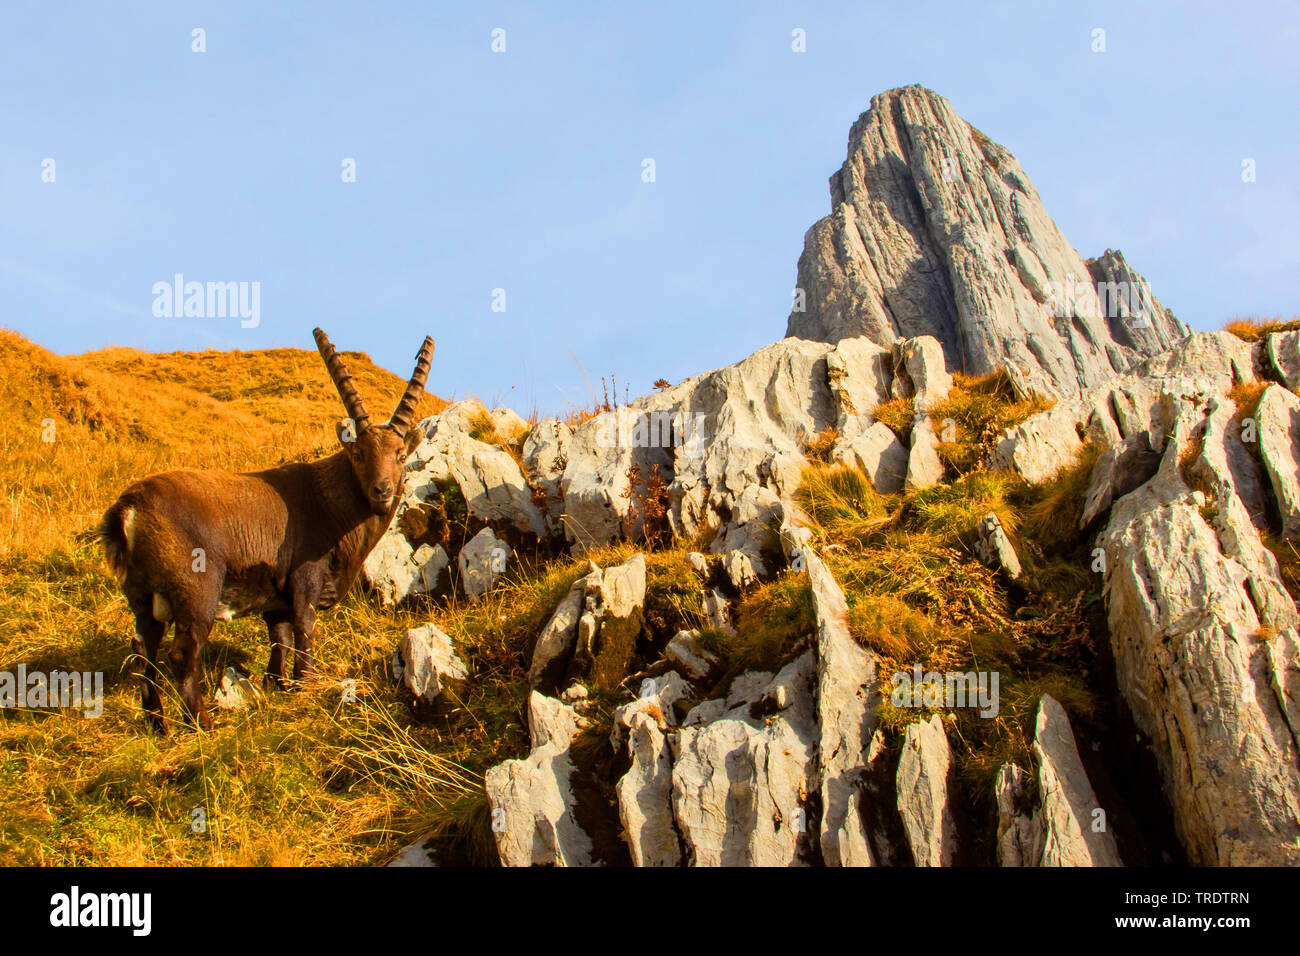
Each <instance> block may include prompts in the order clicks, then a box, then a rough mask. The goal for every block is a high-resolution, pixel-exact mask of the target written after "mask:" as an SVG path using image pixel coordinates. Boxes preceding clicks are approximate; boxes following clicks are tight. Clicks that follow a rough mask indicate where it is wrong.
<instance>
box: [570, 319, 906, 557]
mask: <svg viewBox="0 0 1300 956" xmlns="http://www.w3.org/2000/svg"><path fill="white" fill-rule="evenodd" d="M889 375H890V369H889V362H888V353H887V351H886V350H885V349H882V348H880V347H879V346H876V345H873V344H872V343H870V342H866V341H849V342H842V343H840V344H839V345H836V346H831V345H828V344H827V343H824V342H804V341H800V340H797V339H786V340H784V341H781V342H777V343H775V344H773V345H770V346H768V347H766V348H763V349H760V350H759V351H758V352H755V353H754V354H753V355H751V356H749V357H748V358H745V359H743V360H741V361H740V362H737V363H736V364H735V365H731V366H728V367H726V368H723V369H718V370H717V371H713V372H709V373H707V374H705V375H701V376H698V377H696V378H692V379H688V380H687V381H685V382H682V383H680V384H678V385H675V386H673V387H672V388H669V389H665V390H664V391H661V392H656V393H654V394H652V395H647V396H644V397H642V398H638V399H635V400H633V401H632V402H631V403H630V404H629V405H624V406H620V407H619V408H617V409H615V410H613V411H610V412H605V413H603V414H600V415H597V416H595V417H594V418H592V419H590V420H589V421H587V422H584V423H583V424H582V425H580V426H578V427H577V428H576V429H574V432H573V435H572V437H571V439H570V441H569V443H568V446H567V461H566V467H565V471H564V476H563V478H562V479H561V481H560V489H561V494H562V496H563V499H564V523H565V533H566V535H567V537H568V540H569V542H570V543H571V546H572V548H573V550H574V551H575V552H582V551H584V550H585V549H587V548H589V547H592V546H594V545H598V544H602V543H604V542H607V541H611V540H615V539H619V538H623V537H633V538H635V537H636V536H638V535H639V534H640V533H641V530H642V521H643V515H642V511H643V509H641V508H640V507H639V506H638V505H637V503H636V495H637V494H638V493H640V492H641V491H643V490H644V489H643V487H640V486H639V487H638V488H637V489H630V488H629V479H628V471H629V469H630V468H631V467H632V466H633V465H636V466H637V468H639V469H640V473H641V475H642V476H643V480H644V477H645V476H649V475H650V473H651V470H652V469H653V468H654V467H656V466H657V467H658V468H659V470H660V475H661V477H662V479H663V481H664V483H665V484H666V485H667V496H668V502H667V504H668V511H667V520H668V523H669V526H670V528H671V530H672V531H673V532H674V533H676V534H680V535H684V536H692V535H694V534H696V533H698V532H699V531H700V530H701V529H703V528H707V527H716V528H717V529H718V531H717V534H716V536H715V538H714V541H713V543H712V544H711V545H710V550H711V551H713V552H714V553H718V554H724V553H726V552H729V551H733V550H736V549H739V550H741V551H744V552H745V554H746V555H747V556H748V557H749V559H750V561H751V562H752V563H753V565H754V569H755V571H756V573H759V574H765V573H767V572H768V571H769V570H771V569H768V568H764V567H763V566H762V547H763V543H764V541H765V539H766V535H767V528H768V527H770V525H771V523H773V522H775V523H777V524H779V523H780V520H781V518H782V517H783V514H784V510H785V507H786V506H787V505H788V504H789V502H790V501H791V500H792V498H793V495H794V492H795V490H796V489H797V488H798V486H799V482H800V480H801V473H802V469H803V467H804V465H805V463H806V459H805V457H804V453H803V449H804V448H805V447H806V446H807V444H808V443H809V442H810V441H811V440H812V439H813V438H814V437H815V436H817V435H819V434H821V433H823V432H825V431H826V430H827V429H829V428H840V430H841V434H842V435H844V434H849V433H853V434H856V433H857V431H860V430H862V429H865V428H866V427H867V425H869V424H870V422H871V419H870V413H871V410H872V409H873V408H875V406H876V405H877V404H879V403H880V402H881V401H883V400H884V399H885V398H886V397H888V394H889ZM850 409H852V410H851V411H850Z"/></svg>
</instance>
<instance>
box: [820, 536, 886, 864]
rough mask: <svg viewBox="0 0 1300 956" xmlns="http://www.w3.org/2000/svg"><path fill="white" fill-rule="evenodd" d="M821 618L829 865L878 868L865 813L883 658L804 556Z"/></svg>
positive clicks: (826, 576)
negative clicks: (858, 635) (854, 631)
mask: <svg viewBox="0 0 1300 956" xmlns="http://www.w3.org/2000/svg"><path fill="white" fill-rule="evenodd" d="M804 555H805V560H806V563H807V569H808V583H809V587H810V590H811V592H812V601H813V611H814V614H815V616H816V620H817V716H818V729H819V734H818V740H817V753H818V765H817V766H818V776H819V780H820V789H821V794H822V826H821V834H820V842H821V851H822V859H823V860H824V861H825V863H826V865H827V866H871V865H872V864H873V863H874V859H873V856H872V852H871V848H870V833H871V828H870V826H869V824H868V822H867V820H866V819H865V818H864V817H863V813H862V806H861V800H862V790H863V781H864V775H865V772H866V763H867V748H868V745H869V743H870V741H871V738H872V734H873V732H874V730H875V727H876V704H877V702H878V699H879V692H880V688H879V680H878V677H877V674H876V667H877V660H876V656H875V655H874V654H873V653H872V652H871V651H869V650H867V649H866V648H863V647H861V646H859V645H858V644H857V643H856V642H855V641H854V640H853V637H852V635H850V633H849V625H848V605H847V603H846V601H845V598H844V592H843V591H842V590H840V586H839V585H838V584H837V583H836V581H835V578H834V577H833V576H832V575H831V572H830V570H829V569H828V568H827V567H826V565H825V564H824V563H823V561H822V559H821V558H820V557H819V556H818V555H817V554H816V552H814V551H813V550H812V549H811V548H809V549H806V550H805V552H804Z"/></svg>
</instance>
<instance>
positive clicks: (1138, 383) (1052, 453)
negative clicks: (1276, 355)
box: [990, 332, 1255, 483]
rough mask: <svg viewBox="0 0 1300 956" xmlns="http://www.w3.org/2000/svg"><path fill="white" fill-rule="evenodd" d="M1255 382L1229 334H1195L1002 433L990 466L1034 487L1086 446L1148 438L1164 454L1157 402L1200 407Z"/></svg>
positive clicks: (1250, 363) (1246, 353)
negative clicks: (1168, 399) (1181, 401)
mask: <svg viewBox="0 0 1300 956" xmlns="http://www.w3.org/2000/svg"><path fill="white" fill-rule="evenodd" d="M1254 380H1255V371H1254V360H1253V357H1252V354H1251V349H1250V346H1249V345H1247V344H1246V343H1245V342H1243V341H1241V339H1239V338H1237V337H1236V336H1235V335H1232V334H1231V333H1228V332H1199V333H1196V334H1194V335H1189V336H1188V337H1187V338H1185V339H1182V340H1181V341H1179V342H1178V343H1177V344H1176V345H1175V346H1174V347H1173V348H1171V349H1170V350H1169V351H1167V352H1163V353H1161V354H1159V355H1155V356H1152V357H1151V358H1149V359H1145V360H1144V361H1142V362H1141V363H1140V364H1139V365H1137V366H1136V367H1135V368H1134V369H1133V370H1132V372H1131V373H1129V374H1127V375H1122V376H1118V377H1116V378H1115V379H1113V380H1111V381H1108V382H1106V383H1104V384H1102V385H1100V386H1098V387H1096V388H1094V389H1091V390H1089V392H1088V393H1087V394H1086V395H1084V396H1083V397H1081V398H1075V399H1062V400H1061V401H1058V402H1057V403H1056V404H1055V405H1053V406H1052V407H1051V408H1050V409H1048V410H1047V411H1044V412H1039V413H1038V414H1037V415H1032V416H1030V417H1029V418H1027V419H1026V420H1025V421H1024V422H1022V423H1021V424H1020V425H1018V426H1016V427H1015V428H1012V429H1008V431H1007V433H1006V434H1005V435H1004V436H1003V438H1002V440H1001V441H1000V442H999V443H998V447H997V450H996V451H995V453H994V455H993V457H992V459H991V462H990V464H991V466H992V467H994V468H1007V469H1013V470H1015V471H1017V472H1019V473H1020V475H1021V476H1023V477H1024V478H1025V480H1027V481H1029V482H1033V483H1038V482H1041V481H1045V480H1047V479H1048V478H1051V477H1052V476H1053V475H1055V474H1056V473H1057V472H1058V471H1060V470H1061V469H1062V468H1066V467H1068V466H1070V465H1072V464H1073V463H1074V461H1075V459H1076V458H1077V456H1078V454H1079V452H1080V451H1082V450H1083V443H1084V440H1085V439H1088V440H1091V441H1093V442H1095V443H1096V444H1098V445H1101V446H1102V447H1107V446H1110V445H1116V444H1118V443H1119V442H1120V441H1122V440H1123V439H1125V438H1127V437H1129V436H1131V435H1136V434H1138V433H1140V432H1143V431H1147V432H1149V433H1150V439H1149V444H1150V446H1151V447H1152V448H1154V449H1156V450H1159V449H1162V448H1164V443H1165V433H1164V432H1163V431H1162V430H1161V428H1160V424H1159V422H1158V421H1153V419H1152V413H1153V411H1154V409H1155V408H1156V407H1157V406H1158V405H1159V404H1160V402H1161V400H1162V396H1164V395H1173V396H1177V397H1181V398H1186V399H1189V400H1193V401H1195V400H1202V399H1206V398H1209V397H1211V396H1215V395H1224V394H1226V393H1227V392H1228V390H1229V389H1231V388H1232V386H1233V385H1234V384H1235V383H1237V382H1251V381H1254Z"/></svg>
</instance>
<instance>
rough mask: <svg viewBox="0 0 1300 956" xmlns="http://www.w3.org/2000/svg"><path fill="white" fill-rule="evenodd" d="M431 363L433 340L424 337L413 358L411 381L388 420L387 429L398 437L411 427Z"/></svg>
mask: <svg viewBox="0 0 1300 956" xmlns="http://www.w3.org/2000/svg"><path fill="white" fill-rule="evenodd" d="M432 363H433V339H432V338H431V337H429V336H427V335H426V336H425V337H424V344H423V345H421V346H420V354H419V355H417V356H416V357H415V371H414V372H413V373H411V381H410V382H408V383H407V385H406V391H405V392H403V393H402V400H401V401H400V402H398V403H397V410H396V411H394V412H393V417H392V418H390V419H389V420H388V425H389V427H390V428H394V429H396V430H397V433H398V434H399V435H405V434H406V429H408V428H409V427H410V426H411V416H412V415H414V414H415V405H416V402H418V401H419V400H420V393H422V392H423V391H424V381H425V379H427V378H428V377H429V366H430V365H431V364H432Z"/></svg>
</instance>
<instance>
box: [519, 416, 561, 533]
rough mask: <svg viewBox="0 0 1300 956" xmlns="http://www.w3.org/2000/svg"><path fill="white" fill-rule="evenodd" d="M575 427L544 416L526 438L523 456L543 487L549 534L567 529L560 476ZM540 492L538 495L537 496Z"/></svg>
mask: <svg viewBox="0 0 1300 956" xmlns="http://www.w3.org/2000/svg"><path fill="white" fill-rule="evenodd" d="M572 437H573V429H572V428H570V427H569V426H568V425H566V424H564V422H562V421H560V420H559V419H558V418H544V419H542V420H541V421H540V422H538V423H537V424H536V425H535V426H533V428H532V429H531V430H530V431H529V432H528V436H527V437H526V438H525V439H524V447H523V452H522V457H523V461H524V472H525V474H526V476H527V478H528V481H529V483H530V484H531V485H532V486H533V487H534V488H537V489H540V490H541V493H542V494H541V502H542V505H541V510H542V516H543V522H544V525H545V530H546V533H547V535H548V536H549V535H558V534H562V533H563V531H564V522H563V517H564V496H563V495H562V494H561V492H560V479H561V478H563V477H564V468H565V466H566V465H567V464H568V446H569V440H570V439H571V438H572ZM536 497H537V496H534V500H536Z"/></svg>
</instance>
